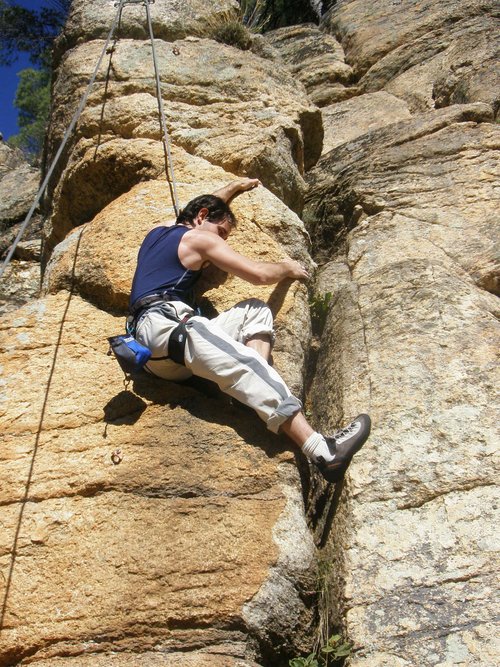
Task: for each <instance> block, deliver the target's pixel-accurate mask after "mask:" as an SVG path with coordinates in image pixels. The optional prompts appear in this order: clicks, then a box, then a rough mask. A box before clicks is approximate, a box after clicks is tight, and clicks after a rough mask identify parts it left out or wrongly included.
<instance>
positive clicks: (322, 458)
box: [129, 178, 370, 482]
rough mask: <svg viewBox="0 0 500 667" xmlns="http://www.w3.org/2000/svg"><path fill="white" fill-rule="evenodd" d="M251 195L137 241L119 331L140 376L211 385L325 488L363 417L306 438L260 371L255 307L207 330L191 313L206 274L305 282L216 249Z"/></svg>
mask: <svg viewBox="0 0 500 667" xmlns="http://www.w3.org/2000/svg"><path fill="white" fill-rule="evenodd" d="M258 185H259V181H258V180H257V179H250V178H246V179H241V180H237V181H233V182H232V183H229V184H228V185H227V186H225V187H224V188H222V189H220V190H217V191H216V192H214V193H213V194H212V195H202V196H200V197H196V198H195V199H193V200H192V201H190V202H189V203H188V204H187V206H186V207H185V208H184V209H183V210H182V211H181V212H180V214H179V216H178V217H177V220H176V222H175V224H174V225H170V226H157V227H154V228H153V229H152V230H151V231H150V232H149V233H148V234H147V236H146V238H145V239H144V241H143V243H142V245H141V248H140V250H139V255H138V260H137V268H136V271H135V275H134V280H133V284H132V292H131V296H130V313H131V316H130V318H129V326H130V327H131V332H132V333H133V334H134V335H135V337H136V339H137V340H138V341H139V342H140V343H142V344H143V345H145V346H146V347H147V348H149V350H150V351H151V352H152V356H151V359H150V360H149V361H148V363H147V365H146V370H147V371H149V372H150V373H152V374H154V375H156V376H159V377H162V378H165V379H167V380H182V379H187V378H188V377H190V376H191V375H197V376H199V377H202V378H206V379H208V380H212V381H214V382H216V383H217V384H218V386H219V387H220V389H221V390H222V391H223V392H225V393H226V394H228V395H229V396H232V397H233V398H236V399H237V400H238V401H240V402H241V403H243V404H245V405H247V406H249V407H251V408H253V409H254V410H255V411H256V412H257V414H258V415H259V417H260V418H261V419H262V420H263V421H264V422H265V423H266V424H267V427H268V429H270V430H271V431H273V432H274V433H278V432H283V433H285V434H286V435H288V436H289V437H290V439H291V440H293V442H295V444H297V445H298V446H299V447H300V448H301V449H302V451H303V452H304V454H305V455H306V456H307V458H308V459H309V460H310V461H312V462H313V463H314V464H315V465H316V466H317V468H318V469H319V470H320V471H321V473H322V475H323V477H324V478H325V479H326V480H328V481H329V482H336V481H338V480H339V479H341V477H342V476H343V475H344V473H345V471H346V470H347V467H348V465H349V463H350V462H351V459H352V457H353V455H354V454H355V453H356V452H357V451H358V450H359V449H360V448H361V447H362V446H363V444H364V443H365V442H366V440H367V438H368V435H369V433H370V418H369V417H368V415H364V414H362V415H359V416H358V417H356V419H354V421H352V422H351V423H350V424H349V425H348V426H347V427H345V428H343V429H341V430H340V431H337V432H336V433H334V434H333V435H332V436H330V437H324V436H323V435H321V434H320V433H317V432H315V431H314V429H313V428H312V427H311V426H310V425H309V423H308V422H307V420H306V418H305V416H304V414H303V412H302V404H301V402H300V401H299V399H298V398H296V397H295V396H293V395H292V394H291V392H290V390H289V389H288V387H287V386H286V384H285V383H284V382H283V380H282V379H281V377H280V376H279V374H278V373H277V372H276V371H275V370H274V368H273V367H272V366H271V365H270V364H269V363H268V361H269V359H270V355H271V348H272V342H273V335H274V334H273V317H272V314H271V311H270V310H269V308H268V306H267V305H266V304H265V303H264V302H262V301H259V300H257V299H249V300H246V301H243V302H241V303H238V304H236V305H235V306H234V307H233V308H230V309H229V310H228V311H225V312H223V313H221V314H220V315H218V316H217V317H215V318H214V319H211V320H209V319H207V318H205V317H202V316H200V315H198V314H197V312H196V310H195V304H194V302H193V287H194V285H195V283H196V281H197V280H198V279H199V277H200V275H201V273H202V270H203V269H204V268H206V266H207V265H209V264H213V265H215V266H216V267H218V268H219V269H221V270H223V271H225V272H227V273H230V274H233V275H235V276H238V277H239V278H242V279H243V280H246V281H247V282H249V283H251V284H253V285H272V284H275V283H279V282H280V281H282V280H284V279H287V278H288V279H292V280H305V279H307V278H308V277H309V274H308V272H307V270H306V268H305V267H304V266H302V265H301V264H299V263H298V262H296V261H294V260H292V259H286V260H284V261H282V262H258V261H255V260H252V259H249V258H248V257H245V256H244V255H241V254H239V253H237V252H235V251H234V250H233V249H232V248H231V247H230V246H229V245H228V244H227V243H226V241H227V238H228V237H229V235H230V233H231V231H232V229H233V227H234V226H235V224H236V219H235V216H234V214H233V212H232V211H231V209H230V207H229V202H230V201H231V200H232V199H233V198H234V197H236V196H237V195H239V194H241V193H242V192H246V191H248V190H251V189H253V188H255V187H257V186H258Z"/></svg>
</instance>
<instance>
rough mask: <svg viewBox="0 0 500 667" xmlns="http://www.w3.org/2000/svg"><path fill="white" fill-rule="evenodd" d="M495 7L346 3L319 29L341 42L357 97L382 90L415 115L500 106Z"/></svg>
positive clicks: (476, 0)
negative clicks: (455, 106) (440, 108)
mask: <svg viewBox="0 0 500 667" xmlns="http://www.w3.org/2000/svg"><path fill="white" fill-rule="evenodd" d="M498 18H499V9H498V4H497V3H496V2H495V1H494V0H460V1H459V2H456V0H439V2H432V1H430V0H429V1H426V2H420V1H419V0H408V1H406V0H405V2H400V1H399V0H396V1H393V0H382V1H381V2H377V4H376V6H374V7H368V6H367V5H366V3H364V2H362V0H347V1H346V2H342V3H340V4H338V6H335V7H333V9H332V10H331V12H330V13H329V14H328V15H327V16H326V17H325V19H324V27H325V28H326V29H327V30H328V31H331V32H333V33H334V34H335V35H336V36H337V38H339V39H340V41H341V43H342V45H343V47H344V49H345V53H346V60H347V62H348V63H349V64H350V65H351V66H352V68H353V70H354V72H355V76H356V78H357V79H358V87H359V90H361V91H362V92H374V91H377V90H381V89H385V90H387V91H388V92H390V93H393V94H394V95H396V96H398V97H400V98H402V99H404V100H405V101H407V102H408V103H409V104H410V106H411V108H412V110H414V111H424V110H426V109H429V108H434V106H435V105H436V106H448V104H456V103H459V104H463V103H466V102H487V103H488V104H491V105H492V107H494V111H495V113H496V112H497V111H498V106H499V92H498V91H499V90H500V86H499V79H498V67H497V64H498V52H497V49H498Z"/></svg>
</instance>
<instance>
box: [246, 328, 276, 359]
mask: <svg viewBox="0 0 500 667" xmlns="http://www.w3.org/2000/svg"><path fill="white" fill-rule="evenodd" d="M245 345H246V346H247V347H251V348H252V350H255V351H256V352H257V354H260V356H261V357H263V358H264V359H265V360H266V361H267V362H268V363H269V360H270V359H271V349H272V345H271V336H270V335H269V334H255V336H253V337H252V338H249V339H248V340H247V342H246V343H245Z"/></svg>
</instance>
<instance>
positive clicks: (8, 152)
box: [0, 142, 40, 253]
mask: <svg viewBox="0 0 500 667" xmlns="http://www.w3.org/2000/svg"><path fill="white" fill-rule="evenodd" d="M39 181H40V172H39V171H38V169H35V168H34V167H30V165H29V164H28V163H27V162H26V160H25V159H24V157H23V155H22V153H21V151H19V150H17V149H13V148H10V146H8V145H7V144H5V143H3V142H0V234H1V236H2V239H3V236H4V235H5V231H6V230H7V229H8V228H9V227H11V226H12V225H14V224H15V223H17V222H22V221H23V220H24V218H25V217H26V215H27V213H28V211H29V210H30V208H31V205H32V204H33V202H34V200H35V197H36V194H37V192H38V187H39ZM7 236H9V235H8V234H7ZM8 245H9V244H8V243H7V244H6V243H5V242H3V243H2V244H1V246H0V253H1V252H3V251H4V250H5V249H6V247H8Z"/></svg>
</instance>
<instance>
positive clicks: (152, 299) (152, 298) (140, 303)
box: [130, 292, 177, 317]
mask: <svg viewBox="0 0 500 667" xmlns="http://www.w3.org/2000/svg"><path fill="white" fill-rule="evenodd" d="M161 301H177V299H175V297H174V298H172V297H171V296H169V294H168V292H161V293H158V294H148V295H147V296H143V297H142V298H141V299H137V301H135V302H134V303H133V304H132V305H131V306H130V314H131V315H132V316H134V317H135V315H137V313H138V312H139V311H140V310H143V309H144V308H146V307H147V306H151V305H152V304H153V303H157V302H161Z"/></svg>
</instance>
